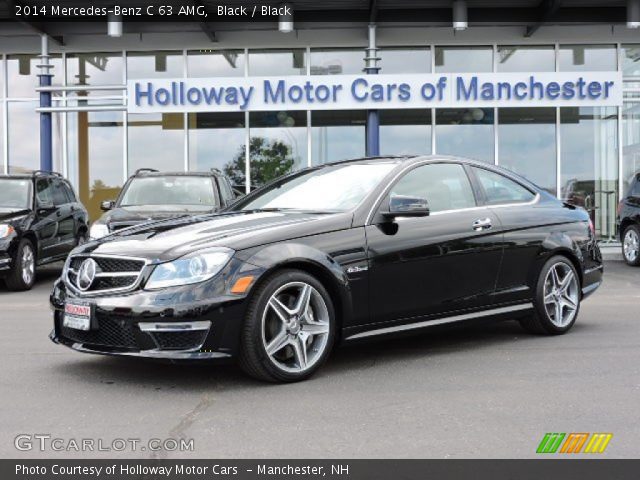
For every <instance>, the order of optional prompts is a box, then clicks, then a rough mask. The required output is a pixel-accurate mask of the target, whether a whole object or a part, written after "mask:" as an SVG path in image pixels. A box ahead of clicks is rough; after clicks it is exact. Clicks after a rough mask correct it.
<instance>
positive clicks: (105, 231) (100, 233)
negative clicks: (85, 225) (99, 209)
mask: <svg viewBox="0 0 640 480" xmlns="http://www.w3.org/2000/svg"><path fill="white" fill-rule="evenodd" d="M107 235H109V228H108V227H107V226H106V225H105V224H104V223H96V224H94V225H91V229H90V230H89V237H90V238H91V240H97V239H99V238H102V237H105V236H107Z"/></svg>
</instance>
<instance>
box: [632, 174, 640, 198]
mask: <svg viewBox="0 0 640 480" xmlns="http://www.w3.org/2000/svg"><path fill="white" fill-rule="evenodd" d="M630 195H631V196H632V197H640V178H638V179H636V181H635V182H634V183H633V186H632V187H631V193H630Z"/></svg>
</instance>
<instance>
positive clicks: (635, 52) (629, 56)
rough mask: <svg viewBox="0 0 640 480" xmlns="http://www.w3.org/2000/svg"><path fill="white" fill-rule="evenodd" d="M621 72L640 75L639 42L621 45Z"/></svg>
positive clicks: (626, 74) (628, 74) (627, 74)
mask: <svg viewBox="0 0 640 480" xmlns="http://www.w3.org/2000/svg"><path fill="white" fill-rule="evenodd" d="M622 74H623V75H625V76H640V44H638V45H622Z"/></svg>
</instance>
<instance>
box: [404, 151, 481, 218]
mask: <svg viewBox="0 0 640 480" xmlns="http://www.w3.org/2000/svg"><path fill="white" fill-rule="evenodd" d="M391 194H392V195H393V194H395V195H409V196H413V197H421V198H426V199H427V202H428V204H429V209H430V210H431V212H442V211H445V210H458V209H461V208H471V207H475V206H476V201H475V198H474V196H473V190H472V188H471V183H470V182H469V178H468V177H467V174H466V173H465V171H464V168H463V167H462V165H459V164H457V163H432V164H428V165H423V166H421V167H418V168H415V169H413V170H411V171H410V172H409V173H407V174H406V175H405V176H404V177H402V178H401V179H400V180H399V181H398V183H396V184H395V185H394V186H393V188H392V189H391Z"/></svg>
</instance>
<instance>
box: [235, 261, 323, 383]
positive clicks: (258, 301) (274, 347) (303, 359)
mask: <svg viewBox="0 0 640 480" xmlns="http://www.w3.org/2000/svg"><path fill="white" fill-rule="evenodd" d="M334 336H335V313H334V309H333V304H332V302H331V298H330V297H329V294H328V293H327V291H326V289H325V288H324V286H323V285H322V283H320V282H319V281H318V280H317V279H316V278H314V277H313V276H311V275H309V274H308V273H306V272H303V271H299V270H283V271H280V272H276V273H275V274H274V275H273V276H271V277H270V278H269V279H267V280H266V281H265V282H264V283H263V284H262V285H261V286H259V288H258V290H257V291H256V292H255V293H254V294H253V296H252V298H251V300H250V303H249V308H248V310H247V317H246V319H245V324H244V328H243V331H242V338H241V349H240V366H241V367H242V369H243V370H244V371H245V372H246V373H248V374H249V375H251V376H252V377H255V378H257V379H260V380H265V381H270V382H296V381H299V380H304V379H306V378H308V377H309V376H311V375H312V374H313V373H314V372H316V371H317V370H318V368H320V366H321V365H322V364H323V363H324V361H325V360H326V359H327V357H328V355H329V353H330V351H331V347H332V345H333V339H334Z"/></svg>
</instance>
